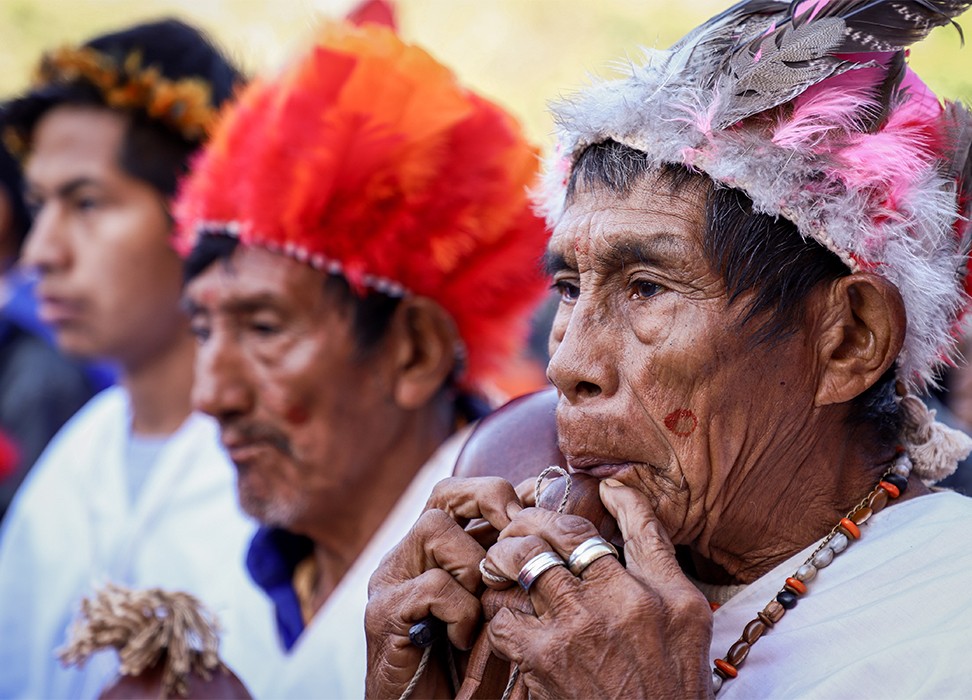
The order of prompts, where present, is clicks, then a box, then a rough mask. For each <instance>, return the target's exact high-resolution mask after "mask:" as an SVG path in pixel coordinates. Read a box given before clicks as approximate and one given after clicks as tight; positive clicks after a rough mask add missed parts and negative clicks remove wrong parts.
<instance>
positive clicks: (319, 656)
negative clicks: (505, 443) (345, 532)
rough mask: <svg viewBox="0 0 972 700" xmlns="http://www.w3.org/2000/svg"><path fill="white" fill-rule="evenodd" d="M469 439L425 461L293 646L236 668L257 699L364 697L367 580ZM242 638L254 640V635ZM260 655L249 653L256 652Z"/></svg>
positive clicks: (453, 441) (457, 438)
mask: <svg viewBox="0 0 972 700" xmlns="http://www.w3.org/2000/svg"><path fill="white" fill-rule="evenodd" d="M466 437H468V431H467V430H464V431H461V432H460V433H457V434H456V435H454V436H453V437H452V438H450V439H449V440H447V441H446V442H445V443H443V445H442V446H441V447H440V448H439V449H438V451H437V452H436V453H435V454H434V455H433V456H432V458H431V459H430V460H429V461H428V462H426V464H425V465H424V466H423V467H422V469H421V470H420V471H419V473H418V474H417V475H416V476H415V478H414V479H413V480H412V483H411V484H410V485H409V487H408V489H406V491H405V493H404V494H403V495H402V497H401V498H400V499H399V501H398V503H397V504H396V505H395V507H394V508H393V509H392V511H391V513H389V515H388V517H387V518H386V519H385V522H384V523H382V525H381V527H380V528H379V529H378V532H377V533H375V536H374V537H373V538H372V539H371V542H369V543H368V546H367V547H366V548H365V550H364V551H363V552H362V553H361V555H360V556H359V557H358V559H357V561H355V563H354V565H353V566H352V567H351V569H350V570H349V571H348V573H347V574H346V575H345V577H344V578H343V579H341V583H340V584H338V586H337V588H336V589H335V590H334V593H333V594H331V597H330V598H328V600H327V602H326V603H325V604H324V607H322V608H321V609H320V610H319V611H318V613H317V615H315V616H314V619H313V620H312V621H311V623H310V625H309V626H308V627H307V628H306V629H305V630H304V631H303V633H302V634H301V635H300V637H299V638H298V639H297V642H296V644H294V646H293V648H291V649H290V651H289V652H288V651H284V649H283V646H282V644H280V643H279V642H277V643H275V644H273V645H272V646H271V647H268V648H265V649H263V651H262V654H263V657H262V658H263V661H262V663H259V664H255V665H251V666H250V667H248V668H237V669H236V671H237V674H238V675H239V676H240V678H241V679H242V680H243V682H244V683H245V684H246V686H247V688H249V690H250V692H251V693H253V695H254V697H256V698H329V699H330V698H362V697H364V681H365V672H366V670H367V655H366V645H365V634H364V611H365V606H366V605H367V603H368V581H369V579H370V578H371V574H372V573H373V572H374V571H375V569H377V568H378V564H379V563H381V559H382V557H384V555H385V554H386V553H387V552H388V551H389V550H390V549H392V548H393V547H394V546H395V545H396V544H398V542H399V540H401V539H402V537H404V536H405V533H407V532H408V531H409V529H411V527H412V525H414V524H415V521H416V520H418V517H419V515H420V514H421V513H422V510H423V508H424V507H425V503H426V501H427V500H428V497H429V494H430V493H431V492H432V488H433V487H434V486H435V484H436V483H438V482H439V481H441V480H442V479H445V478H446V477H448V476H451V475H452V470H453V467H454V465H455V462H456V458H457V457H458V456H459V451H460V449H461V448H462V444H463V442H464V441H465V439H466ZM269 614H271V615H272V613H269ZM251 621H252V620H251ZM240 638H241V639H249V640H254V639H255V636H254V635H241V637H240ZM258 653H260V652H258V650H256V649H253V648H251V649H250V651H249V654H250V655H251V656H252V655H255V654H258Z"/></svg>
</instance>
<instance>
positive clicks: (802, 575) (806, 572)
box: [796, 564, 817, 583]
mask: <svg viewBox="0 0 972 700" xmlns="http://www.w3.org/2000/svg"><path fill="white" fill-rule="evenodd" d="M816 575H817V567H815V566H814V565H813V564H804V565H803V566H801V567H800V568H799V569H797V570H796V578H797V580H799V581H803V582H804V583H806V582H807V581H812V580H813V577H814V576H816Z"/></svg>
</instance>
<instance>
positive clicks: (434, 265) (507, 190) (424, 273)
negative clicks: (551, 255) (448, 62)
mask: <svg viewBox="0 0 972 700" xmlns="http://www.w3.org/2000/svg"><path fill="white" fill-rule="evenodd" d="M537 169H538V157H537V153H536V151H535V149H534V148H533V147H531V146H530V145H529V144H528V142H527V141H526V140H525V138H524V136H523V134H522V132H521V130H520V128H519V126H518V125H517V123H516V122H515V121H514V120H513V119H512V118H511V117H510V116H509V115H508V114H506V113H505V112H504V111H503V110H501V109H500V108H499V107H497V106H496V105H494V104H492V103H491V102H489V101H487V100H485V99H483V98H481V97H479V96H477V95H475V94H473V93H471V92H469V91H468V90H465V89H464V88H462V87H461V86H460V85H459V84H458V82H457V81H456V78H455V77H454V75H453V74H452V73H451V72H450V71H449V70H448V69H447V68H445V67H444V66H442V65H441V64H439V63H438V62H436V61H435V60H434V59H433V58H432V57H431V56H429V55H428V54H427V53H426V52H425V51H423V50H421V49H419V48H417V47H414V46H409V45H407V44H405V43H403V42H402V41H401V39H399V38H398V37H397V36H396V35H395V34H394V33H393V32H392V31H391V30H390V29H388V28H385V27H380V26H377V25H366V26H364V27H352V26H349V25H330V26H328V27H326V28H325V31H324V33H323V35H322V37H321V38H320V40H319V41H318V43H317V44H316V45H315V46H314V48H313V49H312V50H311V51H310V52H309V53H308V54H307V55H306V56H304V57H302V58H301V59H300V60H299V61H298V62H296V63H295V64H294V65H292V66H291V67H290V68H289V69H288V70H286V71H285V72H284V74H283V75H282V76H280V77H279V78H278V79H276V80H273V81H261V80H257V81H254V82H253V83H252V84H251V85H250V86H249V87H248V88H247V89H246V91H245V92H244V93H243V94H242V95H241V97H240V99H239V102H238V104H236V105H235V106H233V107H232V108H230V110H229V111H228V112H227V113H226V114H225V115H224V116H223V118H222V120H221V123H220V125H219V126H218V128H217V130H216V133H215V134H214V136H213V138H212V141H211V142H210V144H209V146H208V147H207V149H206V150H205V151H204V153H203V154H202V155H201V156H200V157H199V158H198V160H197V162H196V163H195V167H194V169H193V173H192V175H191V176H190V177H189V178H188V180H187V181H186V183H185V184H184V186H183V190H182V193H181V196H180V198H179V201H178V203H177V205H176V218H177V222H178V230H179V233H178V247H179V249H180V251H181V252H182V253H183V254H186V253H188V252H189V250H190V249H191V248H192V247H193V246H194V244H195V241H196V239H197V237H198V236H199V235H203V234H205V233H207V232H214V233H231V234H233V235H238V236H239V238H240V240H241V242H242V243H243V244H244V245H255V246H263V247H266V248H269V249H273V250H278V251H281V252H282V253H284V254H287V255H290V256H292V257H295V258H296V259H298V260H301V261H305V262H307V263H309V264H311V265H313V266H314V267H316V268H318V269H321V270H323V271H326V272H331V273H340V274H342V275H344V277H346V278H347V280H348V281H349V283H350V284H351V285H352V287H354V288H355V289H356V290H358V291H363V290H365V289H366V288H370V289H374V290H377V291H380V292H383V293H386V294H391V295H398V294H404V293H412V294H417V295H421V296H425V297H428V298H431V299H433V300H434V301H436V302H437V303H438V304H440V305H441V306H442V307H443V308H444V309H445V310H446V311H448V312H449V313H450V314H451V315H452V317H453V319H454V320H455V322H456V325H457V327H458V330H459V333H460V334H461V336H462V338H463V341H464V342H465V344H466V349H467V353H468V358H467V359H468V368H467V370H468V371H467V374H466V376H465V377H464V383H465V384H467V385H471V386H477V385H480V384H481V383H482V382H483V380H484V379H486V378H488V377H489V375H490V374H491V373H493V372H495V371H497V370H498V369H500V366H501V365H502V362H503V361H504V360H505V359H506V358H507V357H508V356H509V355H510V354H511V353H513V352H514V351H515V350H516V349H517V348H518V346H519V344H520V343H521V342H522V340H523V338H524V337H525V335H526V330H527V321H528V315H529V312H530V310H531V309H532V308H533V306H534V304H535V302H536V301H538V300H539V298H540V295H541V294H542V292H543V290H544V288H545V286H546V281H545V279H544V278H543V276H542V274H541V272H540V269H539V258H540V256H541V254H542V252H543V249H544V246H545V243H546V232H545V229H544V224H543V221H542V220H541V219H540V218H539V217H537V216H535V215H534V214H533V212H532V211H531V207H530V201H529V197H528V192H527V188H528V186H529V185H531V184H532V182H533V180H534V177H535V175H536V172H537Z"/></svg>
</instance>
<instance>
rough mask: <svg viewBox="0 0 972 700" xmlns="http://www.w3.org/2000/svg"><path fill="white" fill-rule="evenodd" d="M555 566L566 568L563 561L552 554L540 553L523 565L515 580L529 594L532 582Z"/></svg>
mask: <svg viewBox="0 0 972 700" xmlns="http://www.w3.org/2000/svg"><path fill="white" fill-rule="evenodd" d="M555 566H566V564H564V560H563V559H561V558H560V557H558V556H557V555H556V554H554V553H553V552H540V554H538V555H536V556H535V557H533V558H532V559H530V561H528V562H527V563H526V564H524V565H523V568H522V569H520V573H519V575H518V576H517V577H516V580H517V581H519V582H520V585H521V586H523V590H524V591H527V592H529V590H530V587H531V586H533V584H534V582H535V581H536V580H537V579H538V578H540V574H542V573H543V572H544V571H546V570H547V569H552V568H553V567H555Z"/></svg>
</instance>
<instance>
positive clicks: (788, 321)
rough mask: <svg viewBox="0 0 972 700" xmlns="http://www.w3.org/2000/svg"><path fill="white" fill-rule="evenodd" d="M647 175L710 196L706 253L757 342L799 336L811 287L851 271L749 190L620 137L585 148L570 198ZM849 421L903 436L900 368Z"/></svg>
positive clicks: (856, 406) (626, 185) (627, 188)
mask: <svg viewBox="0 0 972 700" xmlns="http://www.w3.org/2000/svg"><path fill="white" fill-rule="evenodd" d="M648 175H657V176H658V177H659V180H660V182H661V183H667V185H668V186H669V187H670V188H671V191H672V192H677V191H682V190H684V189H686V188H696V189H697V191H699V192H700V193H702V194H703V195H704V197H705V225H704V229H703V232H702V249H703V254H704V255H705V258H706V261H707V262H708V263H709V265H710V266H711V267H712V269H713V270H715V271H717V272H719V273H720V274H721V276H722V279H723V282H724V284H725V286H726V295H727V298H728V301H729V304H730V305H731V304H734V303H737V302H739V301H740V299H742V298H743V297H744V296H746V297H748V302H747V303H748V308H747V309H746V313H745V315H744V316H743V319H742V321H741V325H742V326H749V325H751V324H754V323H756V324H758V325H757V326H756V327H755V328H753V329H752V333H751V338H752V340H753V342H755V343H757V344H770V345H772V344H775V343H778V342H780V341H781V340H783V339H784V338H786V337H788V336H789V335H792V334H793V333H794V332H795V331H796V330H797V329H798V328H799V325H800V322H801V321H802V319H803V318H804V317H805V316H804V310H805V308H806V304H807V301H808V299H809V295H810V292H811V291H812V290H813V289H815V288H816V287H817V286H818V285H820V284H822V283H824V282H828V281H833V280H836V279H839V278H841V277H844V276H846V275H849V274H850V270H848V269H847V267H846V266H845V265H844V264H843V262H841V260H840V258H838V257H837V256H836V255H834V254H833V253H832V252H830V251H829V250H827V249H826V248H824V247H823V246H822V245H820V244H819V243H817V242H816V241H815V240H813V239H810V238H804V237H803V236H802V235H801V234H800V232H799V231H798V230H797V228H796V226H795V225H794V224H793V223H791V222H790V221H788V220H787V219H784V218H782V217H773V216H769V215H767V214H762V213H759V212H756V211H754V210H753V202H752V200H751V199H750V198H749V197H748V196H747V195H746V194H745V193H744V192H741V191H740V190H737V189H733V188H730V187H725V186H722V185H720V184H718V183H715V182H714V181H713V180H712V179H711V178H709V177H708V176H706V175H704V174H702V173H699V172H696V171H693V170H690V169H689V168H687V167H685V166H683V165H675V164H664V165H662V166H661V167H658V166H653V165H652V164H651V161H650V160H649V159H648V157H647V156H646V155H645V154H644V153H643V152H641V151H638V150H636V149H633V148H630V147H629V146H625V145H623V144H620V143H618V142H616V141H604V142H601V143H597V144H593V145H591V146H588V147H587V148H586V149H585V150H584V151H583V152H582V153H581V155H580V157H579V158H578V159H577V162H576V163H575V164H574V167H573V169H572V171H571V174H570V180H569V182H568V185H567V203H568V204H569V203H570V201H571V200H572V198H573V197H574V195H575V194H576V191H577V188H578V187H579V186H580V185H584V186H585V187H588V188H591V187H595V186H600V187H606V188H607V189H608V190H610V191H611V192H614V193H616V194H618V195H620V196H627V195H629V194H630V193H631V191H632V190H633V189H634V187H635V186H636V185H637V184H638V183H639V182H640V181H642V180H643V179H644V178H645V177H647V176H648ZM849 422H850V424H851V425H853V426H860V427H866V426H870V427H872V428H873V429H874V430H875V431H876V436H877V439H878V440H879V442H880V443H881V444H882V445H892V444H895V443H896V442H897V441H898V436H899V433H900V427H901V425H900V422H901V419H900V416H899V412H898V405H897V401H896V400H895V367H894V366H892V367H891V368H890V369H889V370H888V371H887V372H886V373H885V374H884V375H883V376H882V377H881V379H880V380H879V381H877V382H876V383H875V384H874V385H873V386H871V387H870V388H869V389H867V390H866V391H865V392H863V393H862V394H860V395H859V396H857V397H855V399H854V400H853V401H852V402H851V410H850V412H849Z"/></svg>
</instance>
